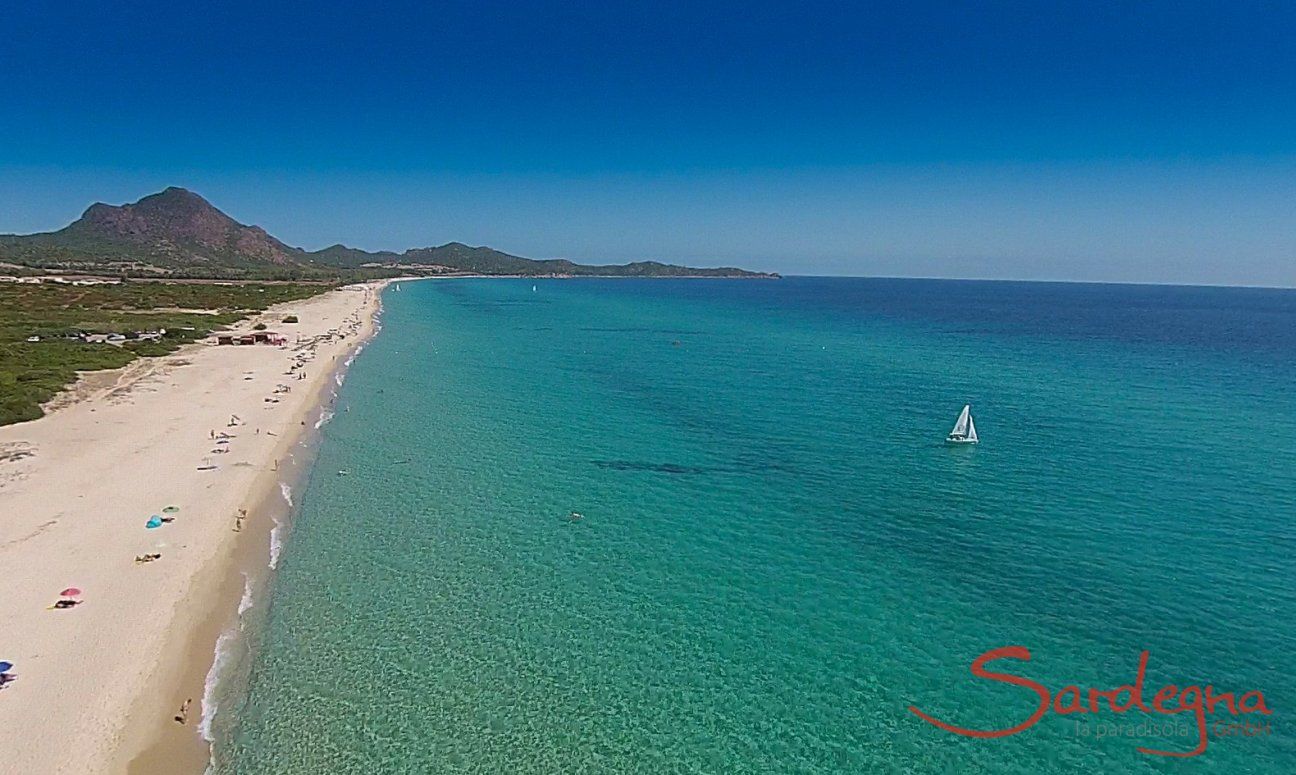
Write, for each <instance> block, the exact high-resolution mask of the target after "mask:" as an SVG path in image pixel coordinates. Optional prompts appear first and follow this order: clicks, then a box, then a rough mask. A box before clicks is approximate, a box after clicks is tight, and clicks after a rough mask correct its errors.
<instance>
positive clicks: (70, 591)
mask: <svg viewBox="0 0 1296 775" xmlns="http://www.w3.org/2000/svg"><path fill="white" fill-rule="evenodd" d="M59 594H60V595H62V596H63V597H76V596H77V595H79V594H81V590H79V589H77V588H76V587H68V588H67V589H65V590H63V591H62V592H60V593H59Z"/></svg>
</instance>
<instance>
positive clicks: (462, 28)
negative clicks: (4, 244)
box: [0, 0, 1296, 286]
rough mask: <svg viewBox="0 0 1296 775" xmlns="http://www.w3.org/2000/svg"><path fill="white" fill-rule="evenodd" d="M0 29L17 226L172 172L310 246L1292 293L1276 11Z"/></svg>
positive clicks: (699, 15)
mask: <svg viewBox="0 0 1296 775" xmlns="http://www.w3.org/2000/svg"><path fill="white" fill-rule="evenodd" d="M200 6H201V7H200ZM703 6H705V7H703ZM0 29H2V30H4V35H3V42H2V44H0V232H27V231H37V230H47V229H53V228H57V227H59V226H62V225H63V224H65V223H66V222H67V221H69V220H71V219H72V218H74V217H75V216H77V215H79V214H80V212H81V210H82V209H83V208H84V207H85V206H86V205H88V204H89V203H90V202H92V201H95V200H103V201H109V202H123V201H129V200H134V199H137V198H139V197H140V196H142V195H144V194H147V193H149V192H151V191H153V190H157V189H159V188H161V187H163V186H166V185H181V186H185V187H188V188H191V189H193V190H195V191H198V192H199V193H201V194H203V195H204V196H206V197H207V198H209V199H211V200H212V201H213V202H214V203H215V204H216V205H217V206H219V207H221V208H223V209H225V210H226V211H227V212H229V213H230V214H231V215H233V216H235V217H236V218H238V219H239V220H241V221H244V222H252V223H257V224H260V225H262V226H264V227H265V228H267V229H268V230H269V231H270V232H271V233H273V234H275V235H277V236H280V237H281V238H282V239H284V240H285V241H287V242H290V243H292V244H296V245H301V246H303V247H307V248H317V247H323V246H325V245H328V244H332V243H334V242H344V243H347V244H350V245H355V246H359V247H365V248H371V249H377V248H388V249H404V248H407V247H414V246H422V245H428V244H438V243H442V242H446V241H450V240H461V241H464V242H470V243H474V244H490V245H493V246H495V247H499V248H501V249H504V250H508V251H510V252H514V253H519V254H522V255H528V256H534V257H552V256H565V257H569V258H573V259H576V260H582V261H626V260H634V259H644V258H658V259H663V260H668V261H681V262H690V263H698V264H734V263H737V264H741V265H744V266H751V267H755V268H767V269H776V270H779V271H784V272H789V273H826V274H861V275H872V274H886V275H919V276H947V277H1016V278H1048V279H1084V280H1131V281H1163V282H1165V281H1170V282H1176V281H1177V282H1198V283H1200V282H1214V283H1244V284H1267V285H1288V286H1292V285H1296V10H1291V6H1288V5H1287V4H1285V3H1277V2H1275V3H1248V2H1220V3H1198V2H1192V1H1191V0H1186V1H1185V2H1176V3H1139V2H1128V3H1103V2H1092V0H1091V1H1090V2H1082V3H1056V2H1032V3H1024V2H1023V3H993V2H978V3H964V4H952V3H951V4H942V3H921V2H906V3H901V2H898V3H894V4H885V5H884V4H870V3H864V2H846V3H820V2H796V3H791V2H789V3H780V4H773V3H763V2H759V1H758V0H749V1H748V2H744V3H733V4H728V3H706V4H703V3H676V2H669V1H666V2H653V3H643V4H633V5H631V4H618V3H615V2H603V3H588V4H586V3H574V2H563V3H559V2H553V3H535V2H517V0H514V1H512V2H501V3H495V2H471V3H438V2H434V1H429V0H421V1H419V2H314V3H312V2H301V3H293V4H284V3H270V2H258V3H246V2H241V1H239V0H234V1H232V2H221V3H203V4H197V3H183V2H175V0H169V1H168V2H164V3H163V2H153V1H152V0H140V1H133V2H103V1H102V0H96V1H95V2H88V1H86V0H62V1H61V2H27V3H4V4H3V8H0Z"/></svg>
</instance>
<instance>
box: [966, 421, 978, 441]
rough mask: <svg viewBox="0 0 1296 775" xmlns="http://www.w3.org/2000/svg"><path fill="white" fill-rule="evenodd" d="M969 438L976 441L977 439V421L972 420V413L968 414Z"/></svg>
mask: <svg viewBox="0 0 1296 775" xmlns="http://www.w3.org/2000/svg"><path fill="white" fill-rule="evenodd" d="M967 440H968V441H971V442H974V443H975V442H976V441H977V435H976V423H974V422H972V415H970V414H969V415H968V429H967Z"/></svg>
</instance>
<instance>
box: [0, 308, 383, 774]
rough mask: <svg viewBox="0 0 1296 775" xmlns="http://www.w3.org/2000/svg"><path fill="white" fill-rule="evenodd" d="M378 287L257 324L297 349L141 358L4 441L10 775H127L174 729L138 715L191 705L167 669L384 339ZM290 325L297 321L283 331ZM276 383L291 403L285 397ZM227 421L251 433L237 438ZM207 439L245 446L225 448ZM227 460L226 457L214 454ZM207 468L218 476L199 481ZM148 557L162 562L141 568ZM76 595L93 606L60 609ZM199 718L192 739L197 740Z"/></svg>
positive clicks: (1, 632) (189, 350)
mask: <svg viewBox="0 0 1296 775" xmlns="http://www.w3.org/2000/svg"><path fill="white" fill-rule="evenodd" d="M378 285H379V284H371V285H366V286H350V287H348V288H344V289H340V290H337V291H333V292H330V293H327V294H324V295H322V296H318V297H316V298H314V299H309V300H306V301H301V302H293V303H291V304H286V305H282V306H281V307H279V308H276V309H275V310H271V311H269V312H267V313H266V314H264V315H262V316H260V317H261V318H262V319H264V320H265V321H266V322H267V324H268V325H269V327H270V328H271V329H272V330H277V331H280V332H282V333H285V334H287V335H288V337H289V345H288V346H287V347H273V346H269V345H256V346H217V345H214V344H195V345H191V346H189V347H186V348H184V349H183V350H181V351H179V352H177V353H175V354H173V355H170V356H167V357H164V358H150V359H141V360H137V361H136V362H134V363H132V364H131V365H130V366H128V367H126V368H125V369H123V370H120V371H117V372H114V373H111V374H108V375H105V374H103V373H100V374H95V375H91V376H90V377H89V378H88V379H85V380H83V381H82V383H81V384H80V385H79V386H78V389H77V390H76V391H74V392H75V393H79V394H80V396H79V400H75V401H72V402H71V403H70V405H63V406H62V407H61V408H59V409H58V410H57V411H54V412H53V413H52V414H50V415H48V416H46V417H44V418H41V419H39V420H36V421H33V422H28V423H22V424H19V425H14V426H8V427H3V428H0V580H2V581H3V584H2V585H0V660H8V661H11V662H13V663H14V665H15V667H14V670H13V671H12V672H13V674H14V675H16V676H17V678H16V680H15V681H13V682H12V683H10V684H9V685H8V686H7V687H5V688H3V689H0V772H6V773H8V772H13V773H31V774H32V775H36V774H38V773H78V775H82V774H84V773H100V772H124V771H126V769H127V768H128V766H129V760H130V758H131V756H133V755H134V753H137V752H138V751H139V750H140V749H141V748H142V747H144V746H145V745H146V744H147V741H145V740H143V739H142V738H143V737H145V736H147V734H149V732H150V730H155V729H157V728H158V727H157V725H158V724H159V723H161V722H160V721H159V720H158V719H155V718H144V719H141V718H138V716H139V715H140V713H141V711H140V709H141V708H146V709H148V710H147V713H148V715H151V716H161V714H162V713H168V714H169V713H174V712H175V709H174V708H170V709H169V710H165V711H164V710H162V708H166V707H169V703H170V701H171V700H170V698H171V697H172V695H174V694H175V693H176V691H179V690H176V689H174V687H168V686H165V685H161V686H160V685H159V683H160V682H161V683H165V682H166V681H167V680H169V679H168V678H167V676H171V675H172V674H173V673H174V672H175V671H174V670H173V669H172V670H163V668H162V666H163V665H164V664H165V663H166V662H167V660H168V659H172V660H173V661H174V658H175V652H176V651H177V650H178V649H179V648H180V647H178V646H177V644H180V643H183V642H185V639H186V638H188V637H190V636H191V635H192V634H193V633H195V632H199V631H200V628H201V622H202V621H203V619H204V617H206V618H208V619H209V618H210V617H211V615H212V613H211V610H210V609H211V608H212V606H213V605H215V603H214V602H213V601H212V598H211V593H210V587H212V586H214V585H216V584H215V583H214V582H213V579H215V580H216V582H219V583H223V582H221V581H220V579H219V576H218V575H217V574H219V573H220V572H221V571H222V569H223V568H225V567H227V565H228V562H229V558H230V557H231V556H232V554H233V550H234V546H235V545H236V542H237V540H238V538H239V537H240V536H245V535H247V531H245V532H244V533H236V532H234V530H233V527H234V522H235V515H236V514H237V512H238V510H239V509H240V508H247V509H249V510H250V512H251V513H250V515H249V517H248V521H249V523H250V522H253V521H255V520H257V519H258V517H262V518H264V517H263V515H261V514H258V512H257V509H256V503H255V497H256V496H255V491H256V489H257V486H258V482H264V481H265V480H267V479H268V478H270V477H273V476H274V475H273V474H267V472H268V471H270V470H271V469H272V468H273V467H274V461H275V460H276V459H282V458H284V457H285V455H286V454H287V453H288V452H289V451H290V450H291V449H292V448H293V446H294V445H295V444H296V443H297V439H298V435H299V433H300V432H302V431H304V430H306V428H304V427H303V426H302V425H301V422H302V420H303V419H305V418H306V416H307V415H308V414H309V413H310V412H311V411H312V409H313V408H314V407H315V405H316V403H317V400H318V399H319V398H320V397H322V398H323V399H324V400H327V399H328V398H329V396H330V388H331V387H332V375H333V373H334V369H335V368H336V366H337V365H339V364H341V363H342V362H343V361H344V360H345V358H346V356H347V355H348V354H349V353H350V352H351V351H352V349H353V348H354V347H355V345H357V344H358V343H359V342H360V341H361V340H362V338H363V337H365V336H366V335H368V333H369V332H370V331H371V330H372V320H373V313H374V311H375V310H376V308H377V295H378V294H377V288H378ZM286 312H292V313H293V314H296V315H298V316H299V318H300V322H299V323H297V324H295V325H294V324H286V325H285V324H282V323H281V322H279V321H281V320H282V318H283V315H284V314H285V313H286ZM252 322H253V321H247V322H245V323H243V324H241V325H240V326H238V330H244V331H247V330H251V329H250V326H251V323H252ZM330 330H334V331H336V332H337V333H336V335H334V336H333V337H331V339H330V340H329V341H327V342H323V343H321V344H319V345H318V346H317V347H316V348H315V349H314V352H315V355H314V359H313V360H312V361H311V362H309V363H306V364H305V365H304V366H303V367H302V368H304V370H305V372H306V374H307V379H304V380H299V379H296V378H295V377H292V376H286V375H285V372H286V371H288V370H289V368H290V366H291V365H292V364H293V363H294V362H295V360H296V358H297V357H298V356H299V355H300V351H299V350H298V349H297V345H296V340H297V339H298V338H299V337H301V338H309V337H314V336H317V335H323V334H326V333H327V332H329V331H330ZM245 376H247V377H250V378H246V379H245ZM325 383H327V384H325ZM277 385H286V386H288V387H289V388H291V391H290V392H287V393H281V394H278V395H276V394H275V393H274V390H275V388H276V386H277ZM267 397H274V398H278V399H279V402H278V403H267V402H266V401H265V399H266V398H267ZM61 403H64V404H67V403H68V402H67V401H63V402H61ZM231 415H237V416H238V417H240V418H242V420H243V424H242V425H239V426H237V427H227V423H228V422H229V420H230V416H231ZM258 429H259V433H258V432H257V431H258ZM211 431H215V432H217V433H221V432H227V433H229V434H232V435H233V436H234V438H232V439H230V440H229V443H228V444H222V445H217V444H216V443H215V442H214V441H213V440H212V439H211V438H210V437H209V432H211ZM272 434H273V435H272ZM220 447H228V449H229V450H230V451H229V453H227V454H213V453H212V450H213V449H217V448H220ZM208 463H210V464H213V465H216V466H218V467H217V468H216V469H215V470H208V471H203V470H198V469H199V467H200V466H203V465H204V464H208ZM261 489H264V486H263V485H262V487H261ZM168 505H175V506H178V507H180V511H179V512H178V513H177V514H175V515H174V516H175V517H176V519H175V521H174V522H172V523H169V524H165V525H163V526H162V527H161V528H159V529H155V530H146V529H145V527H144V524H145V522H146V521H147V520H148V519H149V516H150V515H152V514H161V513H162V509H163V507H165V506H168ZM262 535H264V533H262ZM149 552H161V553H162V558H161V559H160V560H158V561H156V562H152V563H149V564H144V565H137V564H135V562H134V558H135V557H136V555H142V554H145V553H149ZM65 587H79V588H81V589H82V590H83V591H84V594H83V595H82V596H81V599H82V600H84V601H85V602H84V603H83V604H82V605H80V606H78V607H76V608H72V609H69V610H48V609H47V606H49V605H50V604H52V603H53V602H54V601H56V600H57V599H58V598H59V592H60V591H61V590H62V589H64V588H65ZM204 587H205V588H204ZM212 645H214V644H207V645H206V647H205V650H206V654H207V655H208V656H207V659H206V662H207V665H210V662H211V659H210V655H211V653H212V652H211V648H212ZM201 670H202V671H205V670H206V666H202V667H201ZM149 698H152V699H151V700H149ZM198 705H199V702H198V698H195V702H194V707H192V708H191V709H190V711H189V722H188V724H187V725H186V727H185V728H184V729H185V730H186V733H188V732H192V734H194V735H195V736H196V735H197V732H196V725H197V721H198V719H199V718H200V717H201V714H202V709H201V708H200V707H198ZM132 714H133V716H134V717H132ZM164 718H169V715H168V716H166V717H164ZM172 723H173V722H172ZM175 726H176V728H177V729H181V727H180V726H179V725H175Z"/></svg>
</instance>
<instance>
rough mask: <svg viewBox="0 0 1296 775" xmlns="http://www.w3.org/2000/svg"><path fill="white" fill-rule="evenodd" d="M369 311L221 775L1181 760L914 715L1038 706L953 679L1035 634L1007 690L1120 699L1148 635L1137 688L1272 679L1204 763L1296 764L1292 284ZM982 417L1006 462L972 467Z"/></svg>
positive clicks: (474, 303) (1133, 766)
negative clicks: (1254, 711) (959, 419)
mask: <svg viewBox="0 0 1296 775" xmlns="http://www.w3.org/2000/svg"><path fill="white" fill-rule="evenodd" d="M533 284H534V285H537V291H536V292H532V290H531V287H532V285H533ZM384 304H385V311H384V324H385V327H384V330H383V332H382V334H381V335H380V336H378V337H377V338H376V339H375V340H374V341H373V342H372V344H371V345H370V346H369V347H368V348H367V349H366V350H365V351H364V353H363V354H362V355H361V356H360V357H359V358H357V359H356V362H355V364H354V366H353V367H352V368H351V370H350V372H349V375H348V379H347V381H346V383H345V384H344V385H343V386H342V387H341V389H340V391H339V392H340V395H339V399H338V403H337V407H336V414H335V416H334V417H333V419H332V421H331V422H329V423H328V424H327V425H325V426H324V427H323V428H322V429H321V433H322V442H321V445H320V449H319V453H318V454H319V456H318V459H317V462H316V465H315V468H314V472H313V474H312V476H311V478H310V480H309V482H307V483H306V485H305V486H304V488H302V489H301V491H300V492H299V493H296V494H295V495H296V496H297V498H296V500H298V501H299V503H298V512H297V515H296V517H295V523H294V525H293V530H292V533H291V535H290V537H289V538H288V540H287V545H286V547H285V548H284V550H283V553H282V556H281V557H280V558H279V567H278V571H277V576H276V578H275V580H274V583H273V585H272V586H273V596H272V600H271V602H270V609H269V612H268V619H267V621H266V622H265V624H264V625H263V628H264V631H263V632H260V633H259V634H258V636H257V638H258V641H257V656H256V658H255V660H254V662H253V664H252V666H251V677H250V679H249V685H248V686H247V687H246V691H245V692H243V691H242V688H236V691H238V692H240V693H241V694H242V696H240V697H237V698H235V701H234V702H232V703H228V704H224V703H223V704H222V713H224V712H225V711H224V708H225V707H230V708H232V709H233V710H232V711H231V712H230V713H229V714H227V716H226V718H225V719H224V720H223V723H218V724H217V725H216V729H217V746H216V763H215V770H216V771H217V772H218V773H276V774H285V773H286V774H288V775H292V774H296V773H302V774H305V773H319V772H330V773H352V772H354V773H361V772H365V773H368V772H487V773H498V772H515V773H531V772H533V773H555V772H642V773H662V772H715V773H739V772H806V773H820V772H865V771H907V772H951V771H957V772H983V771H984V772H1020V773H1049V772H1059V773H1060V772H1075V771H1090V770H1098V769H1105V770H1110V771H1132V772H1139V771H1149V772H1150V771H1162V770H1169V769H1172V768H1175V767H1180V766H1182V765H1181V764H1180V763H1179V762H1177V761H1175V760H1173V759H1165V758H1160V757H1153V756H1148V755H1146V754H1142V753H1139V752H1137V751H1136V748H1137V747H1138V746H1140V745H1142V746H1149V747H1154V748H1160V749H1171V750H1188V749H1191V748H1192V747H1193V745H1194V743H1195V742H1196V738H1195V726H1194V725H1195V722H1194V720H1193V719H1191V718H1190V716H1191V714H1186V715H1184V716H1176V717H1167V716H1159V715H1158V716H1144V715H1142V714H1139V713H1129V714H1125V715H1123V716H1122V715H1117V714H1114V713H1111V712H1110V711H1105V712H1103V713H1100V714H1096V715H1092V716H1088V715H1059V714H1056V713H1050V714H1048V715H1047V716H1045V717H1044V718H1043V719H1042V720H1041V721H1039V723H1038V724H1036V725H1035V726H1033V727H1032V728H1030V729H1028V730H1026V731H1024V732H1022V733H1021V734H1018V735H1015V736H1011V737H1006V738H1002V739H994V740H979V739H971V738H966V737H960V736H956V735H953V734H950V733H948V732H944V731H941V730H939V729H937V728H935V727H934V726H932V725H930V724H928V723H926V722H924V721H922V720H920V719H919V718H917V717H916V716H915V715H913V714H912V713H910V712H909V710H908V707H909V706H910V705H917V706H918V707H920V708H921V709H922V710H924V711H926V712H928V713H930V714H932V715H934V716H936V717H938V718H941V719H945V720H948V721H950V722H951V723H955V724H957V725H959V726H963V727H971V728H986V729H990V728H1003V727H1008V726H1011V725H1013V724H1016V723H1018V722H1020V721H1022V720H1023V719H1025V718H1026V717H1027V716H1029V715H1030V713H1031V712H1032V710H1034V708H1035V705H1036V702H1037V699H1036V697H1035V696H1034V695H1033V694H1032V692H1031V691H1030V690H1027V689H1023V688H1022V687H1017V686H1008V685H1004V684H1001V683H993V682H989V681H985V680H978V679H974V678H972V677H971V676H970V675H969V673H968V665H969V663H970V662H971V660H972V659H973V658H974V657H976V656H977V655H978V654H980V653H982V652H984V651H986V650H987V649H991V648H995V647H999V646H1004V645H1009V644H1015V645H1021V646H1025V647H1027V648H1029V649H1030V651H1031V653H1032V655H1033V659H1032V660H1031V662H1029V663H1021V662H1014V661H1004V662H998V663H995V667H996V668H997V669H1000V670H1002V671H1004V672H1012V673H1016V674H1019V675H1024V676H1028V677H1030V678H1032V679H1033V680H1036V681H1038V682H1039V683H1041V684H1044V685H1045V686H1047V687H1048V688H1049V689H1051V690H1053V691H1057V690H1058V689H1060V688H1062V687H1063V686H1064V685H1066V684H1073V683H1074V684H1078V685H1079V686H1081V687H1082V688H1087V687H1090V686H1095V687H1098V688H1100V689H1110V688H1114V687H1116V686H1119V685H1122V684H1126V683H1129V682H1131V681H1132V680H1133V678H1134V673H1135V670H1136V668H1137V665H1138V660H1139V654H1140V652H1142V651H1143V650H1148V651H1149V652H1150V654H1151V657H1150V667H1149V671H1148V679H1147V687H1148V688H1147V691H1146V695H1147V699H1148V701H1149V702H1150V700H1151V695H1152V694H1153V693H1155V691H1156V689H1158V688H1160V687H1161V686H1162V685H1163V684H1165V683H1175V684H1178V685H1180V686H1182V685H1185V684H1192V683H1198V684H1207V683H1210V684H1214V685H1215V686H1216V687H1218V688H1219V690H1224V691H1235V692H1237V693H1239V694H1240V693H1242V692H1244V691H1248V690H1260V691H1262V692H1263V693H1264V695H1265V698H1266V700H1267V704H1268V707H1269V708H1271V709H1274V713H1273V715H1272V716H1268V717H1265V718H1264V719H1263V720H1265V721H1269V722H1270V723H1271V731H1270V733H1269V734H1264V735H1261V736H1256V737H1250V738H1243V737H1237V736H1234V737H1227V738H1224V737H1218V738H1212V739H1210V741H1209V747H1208V749H1207V751H1206V753H1205V754H1203V755H1202V756H1201V757H1200V758H1199V759H1198V760H1196V761H1195V762H1193V765H1194V767H1195V768H1196V769H1197V770H1198V771H1206V772H1220V773H1224V772H1228V773H1237V772H1257V773H1260V772H1290V771H1296V736H1293V734H1292V732H1291V729H1290V727H1289V726H1288V724H1287V721H1286V714H1287V712H1288V709H1290V708H1292V707H1296V679H1293V677H1292V675H1291V670H1290V667H1291V655H1292V654H1293V653H1296V621H1293V616H1292V614H1293V613H1294V612H1296V572H1294V571H1296V567H1293V566H1294V565H1296V561H1294V560H1293V557H1294V556H1296V553H1294V552H1293V549H1296V529H1294V528H1293V527H1292V516H1293V514H1296V474H1294V473H1293V472H1296V389H1293V386H1294V385H1296V366H1294V365H1293V362H1292V355H1293V353H1296V292H1290V291H1265V290H1242V289H1209V288H1164V287H1132V286H1097V285H1063V284H1025V283H963V282H940V281H899V280H826V279H809V278H792V279H786V280H783V281H779V282H757V281H665V280H654V281H632V280H607V281H604V280H580V281H539V282H536V281H532V280H516V281H515V280H454V281H429V282H419V283H406V284H403V286H402V291H401V292H400V293H392V292H388V293H387V294H386V295H385V297H384ZM969 402H970V403H971V404H972V406H973V412H974V414H975V416H976V422H977V427H978V430H979V431H980V434H981V437H982V442H983V443H982V444H980V445H978V446H976V447H975V448H970V447H960V448H952V447H947V446H946V445H945V444H943V443H942V440H943V437H944V434H945V433H946V432H947V431H948V430H949V426H950V425H952V424H953V421H954V419H955V417H956V416H957V414H958V411H959V409H960V408H961V407H962V405H963V404H964V403H969ZM339 470H345V471H347V472H348V473H347V474H346V475H339V474H338V473H337V472H338V471H339ZM572 512H578V513H580V514H581V515H583V517H582V518H581V519H579V520H573V519H572V518H571V516H570V515H571V513H572ZM1221 713H1222V709H1221ZM1216 718H1219V714H1217V715H1216ZM1257 718H1258V717H1249V720H1257ZM1077 720H1079V721H1077ZM1170 720H1173V721H1177V722H1178V724H1179V727H1177V728H1176V729H1175V733H1173V734H1172V735H1171V736H1170V737H1164V736H1148V735H1143V736H1141V737H1135V738H1130V737H1125V736H1116V737H1110V736H1109V737H1104V738H1102V739H1097V738H1096V735H1097V733H1098V732H1099V731H1102V730H1100V729H1099V727H1100V725H1110V724H1117V723H1123V724H1125V725H1127V726H1133V725H1134V724H1136V723H1138V722H1139V721H1153V722H1156V723H1159V724H1165V723H1166V722H1167V721H1170ZM1223 720H1224V721H1234V720H1235V719H1232V718H1228V717H1227V715H1226V714H1225V717H1224V718H1223ZM1237 720H1241V719H1237ZM218 721H220V720H218ZM1180 729H1184V730H1187V732H1185V735H1186V736H1180V735H1179V734H1178V732H1179V731H1180ZM1085 730H1088V732H1089V734H1087V735H1086V734H1085ZM1144 731H1146V730H1144Z"/></svg>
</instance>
